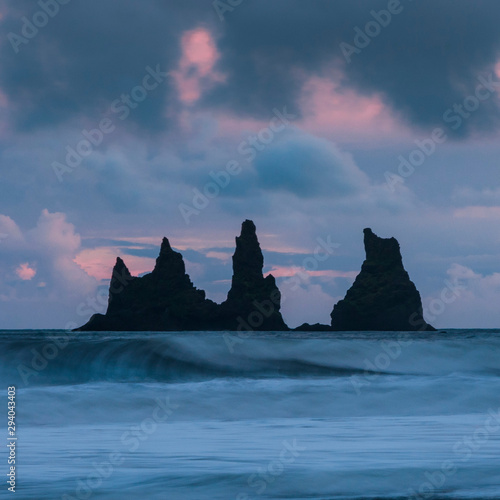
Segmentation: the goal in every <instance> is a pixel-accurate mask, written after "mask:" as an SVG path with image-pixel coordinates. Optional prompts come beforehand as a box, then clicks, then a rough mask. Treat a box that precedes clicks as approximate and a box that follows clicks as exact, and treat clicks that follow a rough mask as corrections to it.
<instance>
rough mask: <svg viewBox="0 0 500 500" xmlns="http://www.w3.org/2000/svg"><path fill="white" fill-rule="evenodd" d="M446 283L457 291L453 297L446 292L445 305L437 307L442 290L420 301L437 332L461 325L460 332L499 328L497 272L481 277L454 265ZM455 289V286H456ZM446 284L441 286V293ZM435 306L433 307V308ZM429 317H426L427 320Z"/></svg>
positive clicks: (499, 285) (499, 293)
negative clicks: (471, 329) (431, 315)
mask: <svg viewBox="0 0 500 500" xmlns="http://www.w3.org/2000/svg"><path fill="white" fill-rule="evenodd" d="M446 274H447V277H448V283H452V284H453V285H454V286H455V287H456V293H455V294H452V293H450V292H447V293H446V294H445V298H446V299H447V302H446V303H444V304H443V302H442V301H441V304H438V303H437V302H436V299H437V300H439V298H440V297H442V295H441V293H442V290H437V291H435V293H433V294H431V295H430V296H427V297H425V298H424V299H423V304H424V312H425V310H426V309H427V310H428V311H429V313H430V314H433V315H434V316H435V319H433V318H429V320H430V321H431V323H432V324H433V325H434V326H436V325H437V326H438V327H440V328H446V327H450V326H451V325H453V326H454V325H460V326H459V327H460V328H498V327H499V326H500V313H499V309H498V304H499V303H500V272H493V273H491V274H481V273H478V272H475V271H474V270H473V269H471V268H470V267H467V266H463V265H461V264H457V263H454V264H452V265H451V266H450V267H449V268H448V270H447V271H446ZM457 285H458V286H457ZM445 288H446V283H443V289H445ZM433 302H434V306H433ZM429 313H428V316H429Z"/></svg>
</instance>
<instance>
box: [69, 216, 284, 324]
mask: <svg viewBox="0 0 500 500" xmlns="http://www.w3.org/2000/svg"><path fill="white" fill-rule="evenodd" d="M263 265H264V259H263V256H262V252H261V249H260V245H259V242H258V240H257V235H256V230H255V225H254V223H253V222H252V221H249V220H246V221H245V222H244V223H243V225H242V230H241V235H240V236H239V237H237V238H236V251H235V253H234V256H233V280H232V286H231V290H230V291H229V293H228V297H227V300H226V301H225V302H224V303H222V304H221V305H218V304H216V303H215V302H212V301H211V300H209V299H207V298H206V297H205V292H204V291H203V290H198V289H197V288H195V287H194V285H193V283H192V282H191V280H190V279H189V276H188V275H187V274H186V269H185V266H184V261H183V259H182V255H181V254H180V253H178V252H175V251H174V250H173V249H172V247H171V246H170V243H169V241H168V240H167V238H163V242H162V245H161V250H160V255H159V256H158V258H157V259H156V265H155V268H154V270H153V271H152V272H151V273H150V274H147V275H145V276H142V277H140V278H136V277H133V276H131V274H130V272H129V270H128V268H127V266H126V265H125V263H124V262H123V260H122V259H120V258H119V257H118V258H117V259H116V264H115V267H114V269H113V273H112V277H111V282H110V289H109V303H108V309H107V312H106V314H105V315H103V314H95V315H94V316H92V318H91V319H90V320H89V322H88V323H87V324H86V325H84V326H82V327H80V328H78V329H77V330H79V331H92V330H96V331H103V330H109V331H127V330H134V331H135V330H145V331H178V330H238V329H240V330H288V328H287V326H286V325H285V323H284V321H283V318H282V317H281V313H280V312H279V310H280V300H281V295H280V292H279V289H278V287H277V286H276V283H275V280H274V278H273V276H267V277H266V278H264V277H263V275H262V268H263Z"/></svg>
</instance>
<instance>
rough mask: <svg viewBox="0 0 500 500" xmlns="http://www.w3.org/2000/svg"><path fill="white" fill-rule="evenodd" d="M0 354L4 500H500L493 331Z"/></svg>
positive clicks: (82, 345)
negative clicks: (11, 467) (11, 426)
mask: <svg viewBox="0 0 500 500" xmlns="http://www.w3.org/2000/svg"><path fill="white" fill-rule="evenodd" d="M0 344H1V348H0V357H1V362H0V378H1V381H2V384H1V392H2V394H1V398H0V401H1V405H2V412H3V413H4V415H6V414H7V405H8V392H7V391H8V387H15V424H16V426H15V436H16V437H17V440H16V441H15V461H16V463H15V467H16V477H15V489H16V492H15V494H14V496H12V498H16V499H17V500H21V499H33V500H42V499H50V500H54V499H64V500H70V499H90V498H92V499H96V500H97V499H106V500H128V499H134V500H135V499H141V500H156V499H162V500H163V499H169V500H181V499H182V500H190V499H193V500H204V499H207V500H219V499H220V500H255V499H280V500H281V499H287V500H306V499H307V500H310V499H321V500H330V499H332V500H333V499H336V500H337V499H339V500H340V499H372V500H375V499H404V498H411V499H423V498H425V499H453V500H458V499H500V331H499V330H448V331H446V332H436V333H430V332H426V333H418V334H411V335H410V334H405V333H398V332H357V333H352V332H351V333H342V332H335V333H329V332H328V333H326V332H321V333H297V332H290V333H283V332H281V333H273V332H262V333H252V334H246V333H245V334H239V335H238V334H237V333H234V332H231V333H230V332H227V333H224V332H197V333H182V332H180V333H151V332H130V333H113V332H100V333H69V332H64V331H2V332H0ZM4 429H5V430H4V431H3V432H4V436H7V420H5V427H4ZM7 437H8V436H7ZM4 440H5V437H4ZM8 457H9V448H6V447H5V446H4V447H3V451H2V453H1V456H0V460H1V462H2V468H1V470H2V471H4V472H3V477H4V478H6V475H5V474H6V473H7V471H8V465H7V460H8ZM7 479H8V478H7ZM8 487H9V484H8V483H7V482H5V480H4V484H3V486H2V489H1V491H0V497H2V498H8V497H7V495H8V494H11V493H10V492H9V491H8V490H7V488H8Z"/></svg>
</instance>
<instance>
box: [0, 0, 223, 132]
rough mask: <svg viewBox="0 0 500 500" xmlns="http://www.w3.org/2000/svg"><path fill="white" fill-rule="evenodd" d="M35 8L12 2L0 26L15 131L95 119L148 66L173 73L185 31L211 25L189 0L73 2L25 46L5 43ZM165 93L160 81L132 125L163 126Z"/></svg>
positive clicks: (1, 75)
mask: <svg viewBox="0 0 500 500" xmlns="http://www.w3.org/2000/svg"><path fill="white" fill-rule="evenodd" d="M40 1H41V2H43V3H47V0H40ZM48 1H52V0H48ZM39 3H40V2H33V1H28V0H11V1H9V2H8V6H9V7H8V10H7V11H6V13H5V16H4V19H3V21H2V30H1V31H2V38H3V43H2V46H1V57H2V70H1V72H0V79H1V81H0V85H1V87H2V89H3V91H4V92H5V93H6V94H7V96H8V98H9V100H10V101H11V102H13V104H14V116H13V119H14V120H15V122H16V124H17V126H18V127H19V128H21V129H32V128H36V127H39V126H42V125H45V124H53V123H59V122H61V121H63V120H65V119H67V118H71V117H73V116H75V115H77V114H79V113H81V114H83V115H85V116H87V117H89V118H91V119H96V118H99V113H104V112H106V111H107V110H109V106H110V103H111V102H112V101H114V100H115V99H117V98H120V96H121V94H122V93H129V92H130V90H131V89H132V88H133V87H134V86H136V85H139V84H141V82H142V79H143V77H144V76H145V75H146V67H147V66H150V67H152V68H153V69H156V67H157V65H159V66H160V70H161V71H162V72H167V71H169V70H171V69H172V67H173V66H174V65H175V64H176V62H177V60H178V56H179V52H180V43H179V41H180V33H182V31H183V30H184V29H188V28H191V27H193V26H195V25H196V24H197V23H198V21H199V22H202V21H203V19H204V15H208V17H209V21H210V19H211V20H214V15H213V12H212V9H211V6H205V7H204V8H199V9H196V6H197V4H195V3H193V2H190V1H188V2H169V3H165V2H160V1H151V0H150V1H144V2H137V1H135V0H134V1H133V0H120V1H116V0H99V1H93V2H85V1H80V0H72V1H71V2H70V3H68V4H65V5H60V6H59V12H58V13H57V15H55V16H54V17H53V18H51V19H50V20H49V22H48V23H47V25H46V26H44V27H41V28H40V29H39V32H38V33H37V34H36V35H35V36H34V37H33V38H30V39H29V42H28V43H26V44H17V43H15V42H14V44H12V43H11V42H10V41H9V39H8V34H9V33H14V34H16V35H22V27H23V25H24V24H25V21H24V20H23V16H26V18H28V20H30V21H32V20H33V16H34V15H35V13H36V12H38V11H41V8H40V5H39ZM13 45H15V46H16V49H17V53H16V51H15V50H14V47H13ZM169 91H171V82H170V80H169V79H168V78H166V81H165V83H162V85H160V86H159V87H158V88H157V89H156V90H153V91H152V92H151V96H148V98H147V99H145V100H144V101H143V102H141V103H140V106H137V108H136V109H134V110H133V113H132V114H131V116H133V118H132V119H133V120H134V121H136V122H138V123H140V124H141V125H142V126H143V127H144V128H147V129H150V130H153V129H157V128H163V127H164V126H165V119H164V115H165V103H166V100H167V99H168V96H169Z"/></svg>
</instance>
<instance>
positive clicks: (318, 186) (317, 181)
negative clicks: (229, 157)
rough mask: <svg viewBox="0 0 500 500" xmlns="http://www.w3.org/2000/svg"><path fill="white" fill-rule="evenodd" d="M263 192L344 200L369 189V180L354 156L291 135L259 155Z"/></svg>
mask: <svg viewBox="0 0 500 500" xmlns="http://www.w3.org/2000/svg"><path fill="white" fill-rule="evenodd" d="M254 166H255V170H256V171H257V175H258V178H259V184H260V186H261V187H262V188H264V189H270V190H285V191H289V192H291V193H293V194H295V195H297V196H299V197H304V198H307V197H313V196H318V195H323V196H332V197H344V196H348V195H353V194H356V193H359V192H360V191H361V190H363V189H365V188H367V187H368V184H369V182H368V178H367V177H366V175H365V174H363V172H361V170H359V168H358V167H357V166H356V164H355V163H354V161H353V160H352V157H351V156H350V155H348V154H346V153H343V152H341V151H340V150H339V149H338V148H337V147H336V146H335V145H334V144H333V143H331V142H329V141H326V140H324V139H320V138H316V137H313V136H308V135H304V134H298V133H295V134H294V133H292V134H290V135H289V136H287V138H286V139H283V140H281V141H278V142H277V143H276V144H273V145H272V146H271V147H270V148H269V149H267V150H265V151H263V152H262V153H260V154H259V155H258V156H257V157H256V160H255V162H254Z"/></svg>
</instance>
